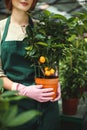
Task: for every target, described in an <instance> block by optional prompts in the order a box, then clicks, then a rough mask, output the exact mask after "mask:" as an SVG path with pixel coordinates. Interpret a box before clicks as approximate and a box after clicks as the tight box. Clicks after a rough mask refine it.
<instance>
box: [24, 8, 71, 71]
mask: <svg viewBox="0 0 87 130" xmlns="http://www.w3.org/2000/svg"><path fill="white" fill-rule="evenodd" d="M26 30H27V37H26V38H25V39H24V42H25V43H27V47H26V57H27V58H28V59H29V60H30V61H31V62H32V64H33V65H34V66H35V68H37V67H38V69H43V70H44V67H45V66H47V67H49V68H54V69H56V68H55V63H56V66H57V67H58V66H59V60H60V59H63V56H64V55H63V50H64V49H65V47H66V48H69V46H70V42H69V41H68V34H67V30H68V25H67V18H66V17H64V16H63V15H59V14H53V13H50V12H49V11H47V10H45V11H43V12H41V13H39V17H38V20H36V22H35V23H34V28H32V27H31V26H30V25H29V26H28V27H27V29H26ZM40 56H44V57H46V63H45V64H38V61H39V58H40ZM40 72H41V71H40Z"/></svg>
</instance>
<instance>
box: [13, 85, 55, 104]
mask: <svg viewBox="0 0 87 130" xmlns="http://www.w3.org/2000/svg"><path fill="white" fill-rule="evenodd" d="M42 87H43V86H42V85H31V86H24V85H22V84H19V83H13V84H12V90H17V91H18V92H19V95H23V96H27V97H29V98H32V99H34V100H36V101H38V102H47V101H50V100H52V97H51V96H52V95H53V94H54V92H53V89H52V88H42Z"/></svg>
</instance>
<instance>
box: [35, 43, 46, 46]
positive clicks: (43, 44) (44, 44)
mask: <svg viewBox="0 0 87 130" xmlns="http://www.w3.org/2000/svg"><path fill="white" fill-rule="evenodd" d="M37 44H38V45H42V46H48V44H47V43H45V42H37Z"/></svg>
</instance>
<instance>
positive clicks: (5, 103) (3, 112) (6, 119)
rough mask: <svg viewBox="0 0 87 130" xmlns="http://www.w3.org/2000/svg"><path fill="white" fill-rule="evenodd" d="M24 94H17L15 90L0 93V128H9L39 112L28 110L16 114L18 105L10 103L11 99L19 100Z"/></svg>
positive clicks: (4, 129) (22, 122) (0, 129)
mask: <svg viewBox="0 0 87 130" xmlns="http://www.w3.org/2000/svg"><path fill="white" fill-rule="evenodd" d="M0 85H1V86H0V87H1V88H2V87H3V81H2V80H1V79H0ZM24 98H26V97H24V96H18V95H17V91H5V92H3V93H1V94H0V130H9V128H12V127H15V126H19V125H22V124H24V123H26V122H28V121H30V120H32V119H33V118H35V117H36V116H40V115H41V113H40V112H39V111H37V110H29V111H26V112H22V113H20V114H18V106H17V105H12V104H11V101H19V100H21V99H24Z"/></svg>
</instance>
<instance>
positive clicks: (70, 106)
mask: <svg viewBox="0 0 87 130" xmlns="http://www.w3.org/2000/svg"><path fill="white" fill-rule="evenodd" d="M78 103H79V99H78V98H72V99H62V112H63V114H65V115H75V114H76V112H77V107H78Z"/></svg>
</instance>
